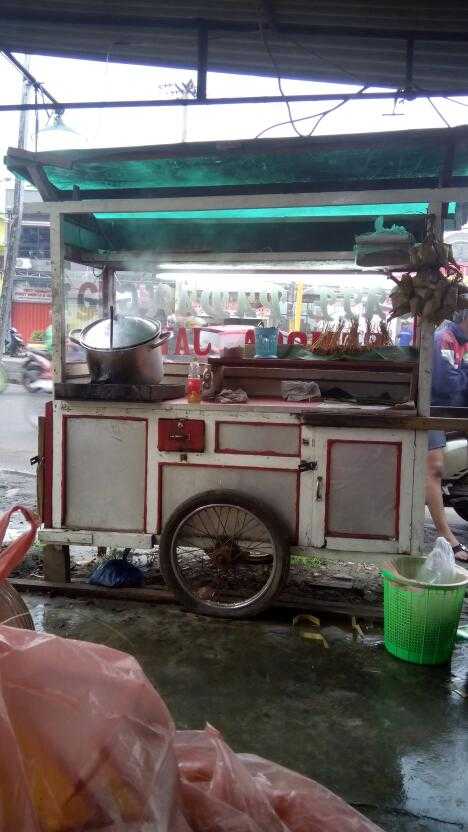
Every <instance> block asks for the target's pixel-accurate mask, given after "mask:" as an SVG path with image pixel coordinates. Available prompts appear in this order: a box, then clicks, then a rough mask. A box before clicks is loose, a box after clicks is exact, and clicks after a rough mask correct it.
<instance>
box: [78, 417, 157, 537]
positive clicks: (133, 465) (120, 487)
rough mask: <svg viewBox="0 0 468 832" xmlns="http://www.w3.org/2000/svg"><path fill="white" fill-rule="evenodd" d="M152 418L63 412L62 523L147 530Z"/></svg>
mask: <svg viewBox="0 0 468 832" xmlns="http://www.w3.org/2000/svg"><path fill="white" fill-rule="evenodd" d="M147 427H148V425H147V420H146V419H136V418H135V419H133V418H125V419H122V418H121V419H119V418H106V417H103V418H98V417H93V416H90V417H86V416H68V417H65V418H64V425H63V429H64V460H63V463H64V470H63V482H64V494H63V503H64V505H63V514H64V517H63V521H64V523H63V525H64V526H65V527H66V528H69V529H103V530H106V531H114V530H115V531H128V532H143V531H145V514H146V505H145V501H146V456H147Z"/></svg>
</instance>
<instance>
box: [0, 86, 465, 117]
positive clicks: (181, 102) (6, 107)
mask: <svg viewBox="0 0 468 832" xmlns="http://www.w3.org/2000/svg"><path fill="white" fill-rule="evenodd" d="M467 94H468V84H467V86H466V87H464V88H462V89H451V90H445V89H443V90H419V89H418V90H415V89H411V90H409V91H408V93H406V92H405V91H404V90H399V91H398V92H397V91H395V90H389V92H365V93H363V92H355V93H344V92H342V93H320V94H310V95H256V96H236V97H232V98H200V97H197V98H156V99H149V100H146V99H143V100H134V101H63V102H62V103H61V104H60V108H61V110H62V111H63V110H96V109H99V110H101V109H118V108H126V107H129V108H131V107H199V106H200V105H203V106H204V105H206V104H211V105H214V106H219V105H224V104H226V105H229V104H231V105H232V104H282V103H284V102H285V101H382V100H386V99H392V100H393V99H394V98H395V95H397V97H398V98H399V99H405V98H407V99H408V100H411V101H413V100H414V99H415V98H447V97H460V96H466V95H467ZM50 109H51V107H50V104H36V103H31V104H0V112H1V113H7V112H16V111H21V110H50Z"/></svg>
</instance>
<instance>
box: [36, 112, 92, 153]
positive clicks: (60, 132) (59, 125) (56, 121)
mask: <svg viewBox="0 0 468 832" xmlns="http://www.w3.org/2000/svg"><path fill="white" fill-rule="evenodd" d="M84 144H87V141H86V139H84V137H83V136H82V135H80V133H78V132H77V131H76V130H72V128H71V127H68V126H67V125H66V124H65V122H64V120H63V113H59V112H55V113H53V115H52V116H51V117H50V118H49V121H48V122H47V126H46V127H43V128H42V129H41V130H39V131H38V133H37V149H38V150H69V149H71V148H75V147H83V145H84Z"/></svg>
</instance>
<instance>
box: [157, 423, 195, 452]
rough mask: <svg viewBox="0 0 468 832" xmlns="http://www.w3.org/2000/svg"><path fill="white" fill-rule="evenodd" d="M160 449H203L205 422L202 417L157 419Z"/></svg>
mask: <svg viewBox="0 0 468 832" xmlns="http://www.w3.org/2000/svg"><path fill="white" fill-rule="evenodd" d="M158 449H159V450H160V451H204V450H205V423H204V421H203V420H202V419H159V422H158Z"/></svg>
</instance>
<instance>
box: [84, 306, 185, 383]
mask: <svg viewBox="0 0 468 832" xmlns="http://www.w3.org/2000/svg"><path fill="white" fill-rule="evenodd" d="M68 337H69V338H70V341H73V343H74V344H78V345H79V346H80V347H82V348H83V349H84V350H85V352H86V358H87V361H88V367H89V372H90V375H91V381H92V382H93V383H97V382H101V383H107V384H158V383H159V382H160V381H161V379H162V377H163V360H162V352H161V347H162V345H163V344H165V343H166V341H168V340H169V338H171V337H172V332H161V324H160V323H159V322H158V321H149V320H147V319H145V318H136V317H132V316H130V315H118V316H117V315H115V316H113V317H111V318H100V319H99V320H97V321H93V322H92V323H90V324H88V325H87V326H85V328H84V329H83V330H79V329H75V330H72V332H70V334H69V336H68Z"/></svg>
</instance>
